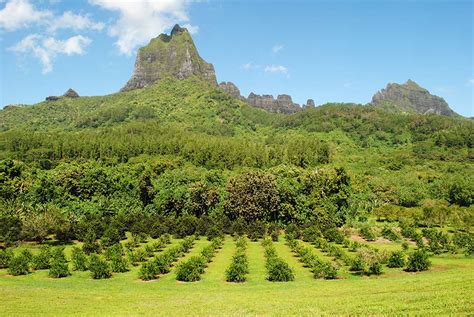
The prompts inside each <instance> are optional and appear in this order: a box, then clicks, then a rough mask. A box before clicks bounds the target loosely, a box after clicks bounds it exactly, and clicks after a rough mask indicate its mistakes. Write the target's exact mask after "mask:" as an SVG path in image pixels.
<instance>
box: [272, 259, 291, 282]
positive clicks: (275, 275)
mask: <svg viewBox="0 0 474 317" xmlns="http://www.w3.org/2000/svg"><path fill="white" fill-rule="evenodd" d="M267 273H268V276H267V279H268V280H269V281H272V282H287V281H293V280H294V279H295V276H294V274H293V270H292V269H291V268H290V266H289V265H288V263H286V262H284V261H283V260H282V259H280V258H273V259H271V260H269V261H268V265H267Z"/></svg>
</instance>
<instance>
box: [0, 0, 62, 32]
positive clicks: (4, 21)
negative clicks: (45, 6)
mask: <svg viewBox="0 0 474 317" xmlns="http://www.w3.org/2000/svg"><path fill="white" fill-rule="evenodd" d="M52 16H53V14H52V13H51V12H50V11H48V10H45V11H41V10H37V9H36V8H35V7H34V6H33V5H32V4H31V3H30V2H29V1H28V0H10V1H8V2H7V4H6V5H5V7H4V8H3V9H2V10H0V27H1V28H3V29H5V30H6V31H15V30H18V29H21V28H25V27H29V26H30V25H31V24H35V23H40V22H43V21H44V20H45V19H48V18H50V17H52Z"/></svg>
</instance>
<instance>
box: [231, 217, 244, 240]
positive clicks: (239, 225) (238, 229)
mask: <svg viewBox="0 0 474 317" xmlns="http://www.w3.org/2000/svg"><path fill="white" fill-rule="evenodd" d="M231 231H232V233H233V234H235V235H238V236H242V235H243V234H244V233H245V232H247V222H246V221H245V219H244V218H237V219H236V220H234V221H233V222H232V228H231Z"/></svg>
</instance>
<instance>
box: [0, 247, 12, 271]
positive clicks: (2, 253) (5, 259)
mask: <svg viewBox="0 0 474 317" xmlns="http://www.w3.org/2000/svg"><path fill="white" fill-rule="evenodd" d="M12 258H13V250H12V249H5V250H0V269H4V268H7V267H8V263H9V262H10V260H11V259H12Z"/></svg>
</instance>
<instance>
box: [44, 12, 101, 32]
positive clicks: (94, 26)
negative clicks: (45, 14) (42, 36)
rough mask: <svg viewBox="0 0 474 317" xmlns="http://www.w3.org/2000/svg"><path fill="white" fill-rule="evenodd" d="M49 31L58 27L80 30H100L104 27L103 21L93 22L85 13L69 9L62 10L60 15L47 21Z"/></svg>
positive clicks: (53, 30)
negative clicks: (77, 12)
mask: <svg viewBox="0 0 474 317" xmlns="http://www.w3.org/2000/svg"><path fill="white" fill-rule="evenodd" d="M47 24H48V28H47V30H48V31H49V32H55V31H57V30H59V29H72V30H74V31H80V30H96V31H100V30H102V29H103V28H104V26H105V25H104V23H102V22H94V21H92V20H91V19H90V18H89V16H87V15H80V14H75V13H73V12H71V11H66V12H64V13H63V14H62V15H61V16H59V17H56V18H55V19H52V20H51V21H48V22H47Z"/></svg>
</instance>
